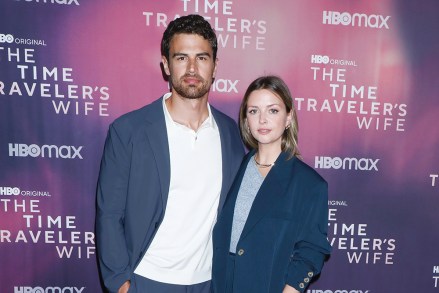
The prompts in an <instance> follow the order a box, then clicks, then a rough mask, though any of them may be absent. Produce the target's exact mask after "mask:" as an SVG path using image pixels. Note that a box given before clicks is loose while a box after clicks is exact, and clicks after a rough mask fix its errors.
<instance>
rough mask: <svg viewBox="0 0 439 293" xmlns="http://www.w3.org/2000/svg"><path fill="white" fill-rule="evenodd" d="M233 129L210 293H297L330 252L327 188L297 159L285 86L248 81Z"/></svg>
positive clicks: (266, 78) (295, 129)
mask: <svg viewBox="0 0 439 293" xmlns="http://www.w3.org/2000/svg"><path fill="white" fill-rule="evenodd" d="M239 126H240V130H241V135H242V138H243V140H244V143H245V144H246V145H247V147H248V148H249V149H250V152H249V153H248V154H247V155H246V157H245V158H244V159H243V162H242V164H241V167H240V170H239V171H238V174H237V176H236V178H235V182H234V183H233V185H232V187H231V189H230V191H229V194H228V198H227V200H226V202H225V204H224V207H223V209H222V213H221V215H220V216H219V218H218V221H217V224H216V225H215V228H214V232H213V241H214V255H213V270H212V287H213V292H214V293H230V292H234V293H258V292H260V293H281V292H282V293H289V292H293V293H295V292H304V291H305V289H306V287H307V286H308V284H309V282H310V281H311V279H312V278H313V277H315V276H316V275H317V274H319V273H320V271H321V269H322V266H323V262H324V260H325V258H326V257H327V256H328V255H329V253H330V251H331V246H330V245H329V243H328V240H327V234H326V233H327V227H328V207H327V203H328V185H327V183H326V181H325V180H324V179H323V178H322V177H321V176H320V175H319V174H317V172H315V171H314V170H313V169H312V168H311V167H309V166H308V165H306V164H305V163H304V162H302V161H301V160H300V159H299V156H300V154H299V150H298V148H297V133H298V124H297V117H296V112H295V108H294V105H293V102H292V98H291V94H290V92H289V90H288V87H287V85H286V84H285V83H284V82H283V81H282V80H281V79H280V78H279V77H276V76H264V77H260V78H258V79H256V80H255V81H253V82H252V83H251V84H250V85H249V87H248V89H247V91H246V93H245V95H244V99H243V101H242V103H241V108H240V113H239Z"/></svg>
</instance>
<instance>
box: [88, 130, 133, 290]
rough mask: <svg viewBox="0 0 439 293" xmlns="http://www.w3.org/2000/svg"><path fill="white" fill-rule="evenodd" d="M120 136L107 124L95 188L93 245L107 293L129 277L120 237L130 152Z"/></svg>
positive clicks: (122, 236)
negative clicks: (94, 239) (95, 248)
mask: <svg viewBox="0 0 439 293" xmlns="http://www.w3.org/2000/svg"><path fill="white" fill-rule="evenodd" d="M121 133H123V131H118V130H117V129H116V127H115V126H114V123H113V124H112V125H110V128H109V130H108V134H107V138H106V141H105V147H104V152H103V156H102V161H101V169H100V172H99V179H98V186H97V212H96V245H97V253H98V259H99V265H100V269H101V275H102V278H103V281H104V284H105V286H106V287H107V288H108V289H109V291H110V292H117V290H118V289H119V288H120V286H121V285H122V284H123V283H124V282H125V281H127V280H129V279H130V278H131V270H130V266H129V255H128V251H127V245H126V241H125V236H124V235H125V233H124V214H125V203H126V197H127V189H128V177H129V176H128V175H129V166H130V160H131V151H130V150H129V147H128V145H129V144H128V142H127V139H123V138H122V137H121ZM125 135H126V134H125Z"/></svg>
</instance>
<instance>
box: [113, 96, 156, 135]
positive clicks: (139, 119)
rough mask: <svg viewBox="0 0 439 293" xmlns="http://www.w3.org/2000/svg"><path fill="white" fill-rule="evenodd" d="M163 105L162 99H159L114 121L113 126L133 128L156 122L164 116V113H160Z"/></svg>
mask: <svg viewBox="0 0 439 293" xmlns="http://www.w3.org/2000/svg"><path fill="white" fill-rule="evenodd" d="M161 105H162V104H161V98H159V99H157V100H155V101H153V102H152V103H150V104H148V105H146V106H143V107H141V108H139V109H136V110H133V111H130V112H127V113H125V114H123V115H121V116H120V117H118V118H116V119H115V120H114V121H113V123H112V125H113V126H115V127H122V128H125V127H130V128H131V127H133V126H139V125H142V124H144V123H148V121H155V120H156V118H157V117H159V116H160V114H162V115H163V113H162V111H160V110H161Z"/></svg>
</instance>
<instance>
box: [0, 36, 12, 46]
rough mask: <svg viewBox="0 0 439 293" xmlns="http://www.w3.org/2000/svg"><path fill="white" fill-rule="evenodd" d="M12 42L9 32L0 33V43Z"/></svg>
mask: <svg viewBox="0 0 439 293" xmlns="http://www.w3.org/2000/svg"><path fill="white" fill-rule="evenodd" d="M13 42H14V36H13V35H11V34H7V35H4V34H0V43H9V44H11V43H13Z"/></svg>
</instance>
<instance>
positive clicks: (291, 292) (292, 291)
mask: <svg viewBox="0 0 439 293" xmlns="http://www.w3.org/2000/svg"><path fill="white" fill-rule="evenodd" d="M282 293H300V292H299V291H297V290H296V289H294V288H293V287H291V286H290V285H285V288H284V290H283V291H282Z"/></svg>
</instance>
